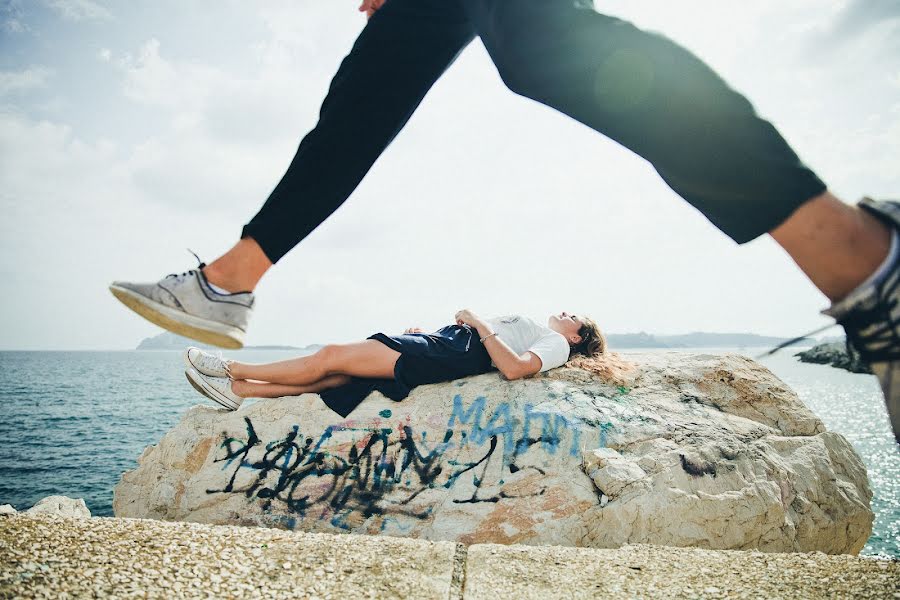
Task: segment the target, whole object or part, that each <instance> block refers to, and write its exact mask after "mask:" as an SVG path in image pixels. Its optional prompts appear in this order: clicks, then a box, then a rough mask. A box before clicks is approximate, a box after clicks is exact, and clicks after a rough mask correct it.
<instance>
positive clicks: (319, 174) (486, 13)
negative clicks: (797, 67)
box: [241, 0, 826, 262]
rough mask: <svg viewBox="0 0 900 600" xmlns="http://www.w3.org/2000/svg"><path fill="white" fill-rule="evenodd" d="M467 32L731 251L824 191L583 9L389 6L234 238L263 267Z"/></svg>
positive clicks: (656, 39)
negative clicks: (651, 176) (662, 187)
mask: <svg viewBox="0 0 900 600" xmlns="http://www.w3.org/2000/svg"><path fill="white" fill-rule="evenodd" d="M476 35H477V36H479V37H480V38H481V40H482V42H483V43H484V45H485V47H486V48H487V51H488V53H489V54H490V56H491V59H492V60H493V61H494V64H495V65H496V66H497V69H498V71H499V73H500V76H501V78H502V79H503V81H504V82H505V83H506V85H507V86H508V87H509V89H511V90H512V91H513V92H515V93H517V94H520V95H522V96H525V97H527V98H531V99H533V100H535V101H537V102H540V103H542V104H545V105H547V106H550V107H553V108H555V109H557V110H559V111H560V112H562V113H564V114H566V115H569V116H570V117H572V118H574V119H576V120H578V121H580V122H581V123H584V124H585V125H587V126H588V127H591V128H592V129H594V130H596V131H598V132H600V133H602V134H604V135H606V136H608V137H610V138H612V139H613V140H615V141H617V142H618V143H620V144H622V145H623V146H625V147H626V148H629V149H630V150H632V151H633V152H636V153H637V154H639V155H640V156H642V157H644V158H645V159H646V160H648V161H649V162H650V163H651V164H652V165H653V166H654V168H655V169H656V170H657V172H658V173H659V174H660V175H661V176H662V178H663V179H664V180H665V181H666V183H668V184H669V185H670V186H671V187H672V189H674V190H675V191H676V192H677V193H678V194H679V195H680V196H682V197H683V198H684V199H686V200H687V201H688V202H689V203H691V204H692V205H693V206H694V207H696V208H697V209H698V210H700V211H701V212H702V213H703V214H704V215H705V216H706V217H707V218H708V219H709V220H710V221H711V222H712V223H713V224H714V225H716V226H717V227H718V228H719V229H720V230H721V231H723V232H724V233H725V234H726V235H728V236H729V237H731V238H732V239H733V240H735V241H736V242H738V243H744V242H747V241H750V240H752V239H753V238H755V237H757V236H759V235H761V234H763V233H765V232H767V231H770V230H771V229H773V228H775V227H776V226H777V225H779V224H780V223H782V222H783V221H784V220H785V219H787V217H789V216H790V214H791V213H792V212H793V211H794V210H795V209H796V208H797V207H798V206H800V205H801V204H803V203H804V202H805V201H807V200H809V199H811V198H813V197H815V196H818V195H819V194H821V193H822V192H824V191H825V189H826V188H825V184H824V183H822V181H821V180H820V179H819V178H818V177H817V176H816V175H815V174H814V173H813V172H812V171H811V170H810V169H809V168H807V167H806V166H805V165H804V164H803V163H802V162H801V161H800V159H799V158H798V157H797V155H796V154H795V153H794V151H793V150H791V148H790V147H789V146H788V144H787V142H785V140H784V139H783V138H782V137H781V135H780V134H779V133H778V132H777V131H776V129H775V128H774V127H773V126H772V125H771V124H770V123H769V122H768V121H765V120H764V119H761V118H760V117H759V116H758V115H757V114H756V112H755V111H754V109H753V107H752V105H751V104H750V103H749V102H748V101H747V100H746V99H745V98H744V97H743V96H741V95H740V94H738V93H737V92H735V91H734V90H732V89H731V88H729V87H728V85H727V84H726V83H725V82H724V81H723V80H722V79H721V78H720V77H719V76H718V75H716V74H715V73H714V72H713V71H712V70H711V69H710V68H709V67H707V66H706V65H705V64H704V63H703V62H702V61H700V60H699V59H698V58H697V57H695V56H694V55H692V54H691V53H690V52H688V51H687V50H685V49H684V48H682V47H680V46H678V45H677V44H675V43H674V42H672V41H670V40H668V39H667V38H665V37H663V36H661V35H658V34H653V33H648V32H645V31H642V30H640V29H638V28H636V27H634V26H633V25H631V24H630V23H627V22H625V21H622V20H620V19H616V18H613V17H608V16H605V15H602V14H599V13H597V12H596V11H594V10H593V8H591V7H590V6H588V5H587V2H586V1H585V0H388V1H387V2H386V3H385V5H384V6H383V7H382V8H381V9H380V10H379V11H378V12H376V13H375V15H374V16H373V17H372V18H371V19H370V20H369V22H368V23H367V25H366V27H365V28H364V29H363V31H362V33H360V35H359V37H358V38H357V40H356V42H355V43H354V44H353V48H352V49H351V51H350V53H349V54H348V55H347V56H346V58H344V60H343V62H342V63H341V65H340V68H339V69H338V72H337V74H336V75H335V76H334V79H333V80H332V82H331V86H330V88H329V91H328V94H327V96H326V98H325V100H324V102H323V103H322V108H321V111H320V115H319V122H318V124H317V125H316V127H315V128H314V129H313V130H312V131H310V132H309V133H308V134H307V135H306V136H305V137H304V138H303V140H302V141H301V142H300V146H299V148H298V150H297V154H296V156H294V159H293V161H292V162H291V165H290V166H289V167H288V170H287V172H286V173H285V174H284V177H283V178H282V179H281V181H280V182H279V183H278V185H277V186H276V187H275V189H274V190H273V191H272V194H271V195H270V196H269V198H268V200H267V201H266V202H265V204H264V205H263V207H262V208H261V209H260V211H259V213H257V214H256V216H254V217H253V219H252V220H251V221H250V222H249V223H247V224H246V225H245V226H244V228H243V231H242V234H241V237H247V236H249V237H252V238H254V239H255V240H256V241H257V242H258V243H259V245H260V246H261V247H262V249H263V251H264V252H265V253H266V255H267V256H268V257H269V259H270V260H272V262H276V261H278V260H279V259H280V258H281V257H282V256H284V255H285V254H286V253H287V252H288V251H289V250H290V249H291V248H293V247H294V246H296V245H297V244H298V243H299V242H300V241H301V240H302V239H303V238H305V237H306V236H307V235H308V234H309V233H310V232H311V231H312V230H313V229H315V228H316V227H317V226H318V225H319V224H320V223H321V222H322V221H324V220H325V219H326V218H327V217H328V216H329V215H330V214H331V213H332V212H334V211H335V210H336V209H337V208H338V207H339V206H340V205H341V204H342V203H343V202H344V201H345V200H346V199H347V198H348V197H349V196H350V194H351V193H352V192H353V190H354V189H355V188H356V186H357V185H358V184H359V182H360V181H361V180H362V178H363V177H364V176H365V174H366V173H367V172H368V170H369V169H370V168H371V166H372V164H373V163H374V162H375V160H376V159H377V158H378V156H379V155H380V154H381V153H382V152H383V151H384V149H385V148H386V147H387V146H388V144H390V142H391V140H393V138H394V136H396V135H397V133H399V132H400V130H401V129H402V128H403V126H404V125H405V124H406V122H407V120H408V119H409V117H410V116H411V115H412V113H413V111H415V110H416V107H417V106H418V105H419V103H420V102H421V101H422V99H423V98H424V97H425V94H426V93H427V92H428V90H429V89H430V88H431V86H432V85H433V84H434V82H435V81H436V80H437V79H438V77H440V76H441V74H442V73H443V72H444V71H445V70H446V69H447V68H448V67H449V66H450V65H451V64H452V63H453V61H454V60H455V59H456V57H457V56H458V55H459V53H460V52H461V51H462V50H463V48H465V47H466V45H467V44H468V43H469V42H470V41H472V39H474V37H475V36H476ZM473 93H475V92H474V91H473Z"/></svg>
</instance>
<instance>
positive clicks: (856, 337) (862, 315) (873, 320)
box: [754, 277, 900, 363]
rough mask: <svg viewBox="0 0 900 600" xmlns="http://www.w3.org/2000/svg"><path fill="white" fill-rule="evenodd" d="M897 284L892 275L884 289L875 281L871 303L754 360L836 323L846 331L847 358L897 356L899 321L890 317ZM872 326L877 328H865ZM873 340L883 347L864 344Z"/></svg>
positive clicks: (899, 355) (872, 359)
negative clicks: (890, 281) (888, 284)
mask: <svg viewBox="0 0 900 600" xmlns="http://www.w3.org/2000/svg"><path fill="white" fill-rule="evenodd" d="M898 283H900V277H894V278H893V280H892V283H891V285H890V288H886V287H885V283H884V282H879V283H876V284H875V285H876V287H875V290H876V298H877V300H876V302H875V303H874V304H873V305H872V306H870V307H868V308H865V307H863V306H860V305H857V306H854V307H853V308H851V309H850V310H849V311H847V313H846V314H844V315H843V316H841V317H839V318H838V319H837V321H836V322H835V323H831V324H830V325H826V326H824V327H820V328H819V329H816V330H815V331H810V332H809V333H807V334H805V335H802V336H800V337H796V338H794V339H791V340H788V341H786V342H784V343H782V344H779V345H778V346H776V347H774V348H772V349H771V350H769V351H768V352H764V353H763V354H760V355H759V356H756V357H754V358H755V360H759V359H761V358H765V357H766V356H771V355H772V354H775V353H776V352H778V351H779V350H781V349H782V348H785V347H787V346H791V345H793V344H796V343H797V342H800V341H803V340H804V339H807V338H808V337H809V336H811V335H815V334H817V333H821V332H823V331H825V330H826V329H831V328H832V327H836V326H838V325H842V326H843V327H844V333H846V334H847V337H846V339H845V341H844V345H845V347H846V350H847V355H848V356H849V357H850V359H851V360H853V359H854V357H855V356H859V357H860V358H861V359H862V360H863V362H866V363H873V362H881V361H885V360H897V359H900V334H898V332H897V330H898V328H900V323H898V322H897V321H895V320H894V318H893V316H892V315H893V311H894V308H896V306H897V303H898V298H897V294H896V293H894V292H895V290H894V288H896V287H897V285H898ZM873 326H877V327H875V328H874V329H872V330H871V331H867V330H869V329H870V328H872V327H873ZM863 331H867V333H866V335H865V336H863V335H862V332H863ZM873 342H877V343H880V344H881V345H883V347H882V348H880V349H878V350H871V349H869V347H867V346H871V345H872V344H873Z"/></svg>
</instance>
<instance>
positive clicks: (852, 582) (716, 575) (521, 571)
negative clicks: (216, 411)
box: [0, 515, 900, 600]
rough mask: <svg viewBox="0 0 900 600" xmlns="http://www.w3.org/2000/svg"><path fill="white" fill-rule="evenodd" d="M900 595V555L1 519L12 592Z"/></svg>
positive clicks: (1, 568) (2, 577)
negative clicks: (457, 540) (459, 540)
mask: <svg viewBox="0 0 900 600" xmlns="http://www.w3.org/2000/svg"><path fill="white" fill-rule="evenodd" d="M80 597H141V598H213V597H215V598H242V599H243V598H288V597H291V598H375V597H377V598H440V599H444V598H449V599H457V598H460V597H462V598H467V599H473V600H474V599H476V598H497V597H511V598H516V599H517V600H519V599H524V598H541V599H545V598H566V599H569V598H588V597H590V598H602V597H610V598H622V597H625V598H631V597H641V598H666V599H669V598H717V597H721V598H725V597H729V598H822V597H835V598H838V597H839V598H851V597H858V598H890V599H898V598H900V562H897V561H893V562H887V561H878V560H873V559H866V558H858V557H853V556H827V555H824V554H819V553H816V554H763V553H759V552H722V551H710V550H699V549H678V548H665V547H660V546H628V547H625V548H622V549H619V550H592V549H584V548H561V547H528V546H497V545H476V546H471V547H469V548H467V549H466V548H463V547H462V546H457V545H456V544H453V543H450V542H437V543H435V542H425V541H419V540H407V539H401V538H392V537H369V536H355V535H328V534H309V533H297V532H290V531H283V530H278V529H257V528H244V527H232V526H211V525H200V524H196V523H170V522H163V521H150V520H138V519H113V518H90V519H64V518H60V517H53V516H26V515H14V516H7V517H0V598H80Z"/></svg>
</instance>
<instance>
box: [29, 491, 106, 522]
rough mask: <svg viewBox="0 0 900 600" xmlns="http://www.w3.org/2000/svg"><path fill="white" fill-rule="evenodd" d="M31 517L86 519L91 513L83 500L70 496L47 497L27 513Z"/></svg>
mask: <svg viewBox="0 0 900 600" xmlns="http://www.w3.org/2000/svg"><path fill="white" fill-rule="evenodd" d="M25 512H26V513H27V514H30V515H56V516H59V517H75V518H80V519H86V518H89V517H90V516H91V511H90V510H88V507H87V505H86V504H85V503H84V500H82V499H81V498H69V497H68V496H47V497H46V498H41V499H40V500H38V501H37V503H35V505H34V506H32V507H31V508H29V509H28V510H26V511H25Z"/></svg>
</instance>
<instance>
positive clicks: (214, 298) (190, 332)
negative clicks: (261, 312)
mask: <svg viewBox="0 0 900 600" xmlns="http://www.w3.org/2000/svg"><path fill="white" fill-rule="evenodd" d="M195 256H196V255H195ZM197 260H198V261H199V260H200V259H199V258H198V259H197ZM205 266H206V265H205V263H203V262H202V261H201V262H200V265H199V266H198V267H197V268H196V269H192V270H190V271H187V272H185V273H181V274H180V275H177V274H174V273H173V274H171V275H167V276H166V277H164V278H163V279H160V280H159V281H156V282H153V283H131V282H128V281H114V282H113V283H112V284H111V285H110V286H109V291H111V292H112V293H113V295H114V296H115V297H116V298H118V299H119V300H121V301H122V303H123V304H124V305H125V306H127V307H128V308H130V309H131V310H133V311H134V312H136V313H137V314H139V315H141V316H142V317H144V318H145V319H147V320H148V321H150V322H151V323H154V324H155V325H159V326H160V327H162V328H163V329H167V330H169V331H171V332H172V333H177V334H178V335H183V336H184V337H188V338H191V339H194V340H197V341H199V342H204V343H206V344H212V345H214V346H220V347H222V348H230V349H237V348H241V347H243V345H244V336H245V334H246V331H247V322H248V321H249V320H250V314H251V313H252V311H253V302H254V296H253V293H252V292H238V293H234V294H220V293H218V292H216V291H214V290H213V289H212V288H211V287H209V282H208V281H207V280H206V277H205V276H204V275H203V271H201V269H202V268H203V267H205Z"/></svg>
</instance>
